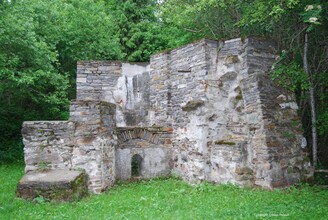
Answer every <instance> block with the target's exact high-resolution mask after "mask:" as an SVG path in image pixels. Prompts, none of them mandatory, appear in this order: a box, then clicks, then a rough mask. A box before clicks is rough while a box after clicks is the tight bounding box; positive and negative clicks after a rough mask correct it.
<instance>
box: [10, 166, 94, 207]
mask: <svg viewBox="0 0 328 220" xmlns="http://www.w3.org/2000/svg"><path fill="white" fill-rule="evenodd" d="M87 194H88V184H87V175H86V174H85V172H84V171H76V170H49V171H42V172H41V171H39V172H30V173H27V174H25V175H24V176H23V178H22V179H21V180H20V181H19V183H18V184H17V190H16V195H17V197H20V198H23V199H34V198H36V197H41V196H42V197H43V198H45V199H47V200H51V201H75V200H79V199H81V198H82V197H83V196H85V195H87Z"/></svg>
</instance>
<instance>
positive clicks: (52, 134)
mask: <svg viewBox="0 0 328 220" xmlns="http://www.w3.org/2000/svg"><path fill="white" fill-rule="evenodd" d="M74 130H75V123H74V122H69V121H34V122H24V123H23V128H22V134H23V142H24V146H25V147H24V154H25V172H30V171H35V170H42V169H57V168H60V169H62V168H72V161H71V158H72V152H73V148H74V146H75V143H74V140H73V133H74Z"/></svg>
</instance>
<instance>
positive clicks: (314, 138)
mask: <svg viewBox="0 0 328 220" xmlns="http://www.w3.org/2000/svg"><path fill="white" fill-rule="evenodd" d="M308 46H309V45H308V33H307V32H305V38H304V55H303V68H304V72H305V74H307V75H308V76H309V80H310V88H309V93H310V97H309V98H310V100H309V101H310V108H311V127H312V155H313V158H312V159H313V166H314V167H316V166H317V160H318V159H317V148H318V143H317V142H318V141H317V128H316V125H315V123H316V112H315V98H314V88H313V81H312V78H311V75H310V72H309V67H308V61H307V55H308Z"/></svg>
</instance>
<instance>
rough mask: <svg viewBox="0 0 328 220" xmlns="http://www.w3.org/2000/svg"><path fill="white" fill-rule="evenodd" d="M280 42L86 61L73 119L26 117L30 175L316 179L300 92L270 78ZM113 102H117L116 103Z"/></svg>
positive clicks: (262, 181)
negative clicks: (139, 59) (70, 172)
mask: <svg viewBox="0 0 328 220" xmlns="http://www.w3.org/2000/svg"><path fill="white" fill-rule="evenodd" d="M275 53H276V51H275V44H274V43H273V42H272V41H270V40H266V39H260V38H254V37H250V38H246V39H241V38H238V39H232V40H227V41H213V40H207V39H204V40H200V41H198V42H195V43H192V44H189V45H186V46H183V47H180V48H177V49H174V50H172V51H166V52H163V53H159V54H156V55H153V56H152V57H151V61H150V64H147V63H140V64H138V63H124V62H110V61H80V62H78V65H77V100H76V101H73V102H72V103H71V108H70V112H71V113H70V120H69V121H67V122H63V121H60V122H25V123H24V124H23V130H22V132H23V136H24V144H25V161H26V172H29V171H33V170H37V169H40V168H42V167H44V166H48V167H49V168H51V169H59V168H60V169H61V168H70V169H77V168H79V169H84V170H86V173H87V174H88V175H89V178H90V182H89V189H90V190H91V191H93V192H97V193H99V192H101V191H102V190H104V189H105V188H107V187H109V186H111V185H112V184H113V183H114V182H115V179H127V178H130V177H131V160H132V157H133V156H134V155H139V157H140V158H141V160H142V163H141V166H142V169H141V173H140V176H141V177H143V178H150V177H154V176H158V175H168V174H169V173H170V171H172V172H174V173H176V174H177V175H179V176H181V177H182V178H183V179H185V180H186V181H189V182H201V181H204V180H208V181H211V182H215V183H227V182H232V183H237V184H239V185H242V186H260V187H264V188H274V187H280V186H287V185H290V184H294V183H297V182H299V181H300V180H304V179H306V178H310V177H311V176H312V175H313V174H312V172H311V170H312V169H311V165H310V164H309V160H308V158H307V154H306V151H305V150H304V147H305V145H304V144H303V143H304V138H303V137H302V126H301V123H300V119H299V118H298V116H297V104H296V103H295V98H294V97H293V95H292V94H290V93H289V92H288V91H286V90H284V89H282V88H280V87H278V86H277V85H275V84H274V83H273V82H272V80H271V79H270V76H269V71H270V68H271V66H272V64H273V62H274V58H275ZM110 103H113V104H110Z"/></svg>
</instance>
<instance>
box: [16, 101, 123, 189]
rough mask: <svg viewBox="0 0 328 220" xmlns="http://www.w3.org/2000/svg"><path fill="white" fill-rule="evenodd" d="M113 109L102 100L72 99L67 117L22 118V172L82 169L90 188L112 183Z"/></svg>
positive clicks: (113, 149)
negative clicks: (68, 116) (66, 119)
mask: <svg viewBox="0 0 328 220" xmlns="http://www.w3.org/2000/svg"><path fill="white" fill-rule="evenodd" d="M115 109H116V106H115V105H114V104H109V103H106V102H99V101H73V102H72V103H71V107H70V111H71V113H70V121H45V122H24V124H23V129H22V133H23V141H24V146H25V147H24V152H25V163H26V167H25V172H30V171H40V170H48V169H50V170H52V169H63V168H66V169H83V170H85V171H86V173H87V174H88V176H89V184H88V185H89V190H90V191H92V192H95V193H100V192H101V191H103V190H105V189H106V188H107V187H109V186H111V185H113V184H114V181H115V146H116V142H117V141H116V136H115V135H114V133H113V132H114V130H115V127H116V123H115Z"/></svg>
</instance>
